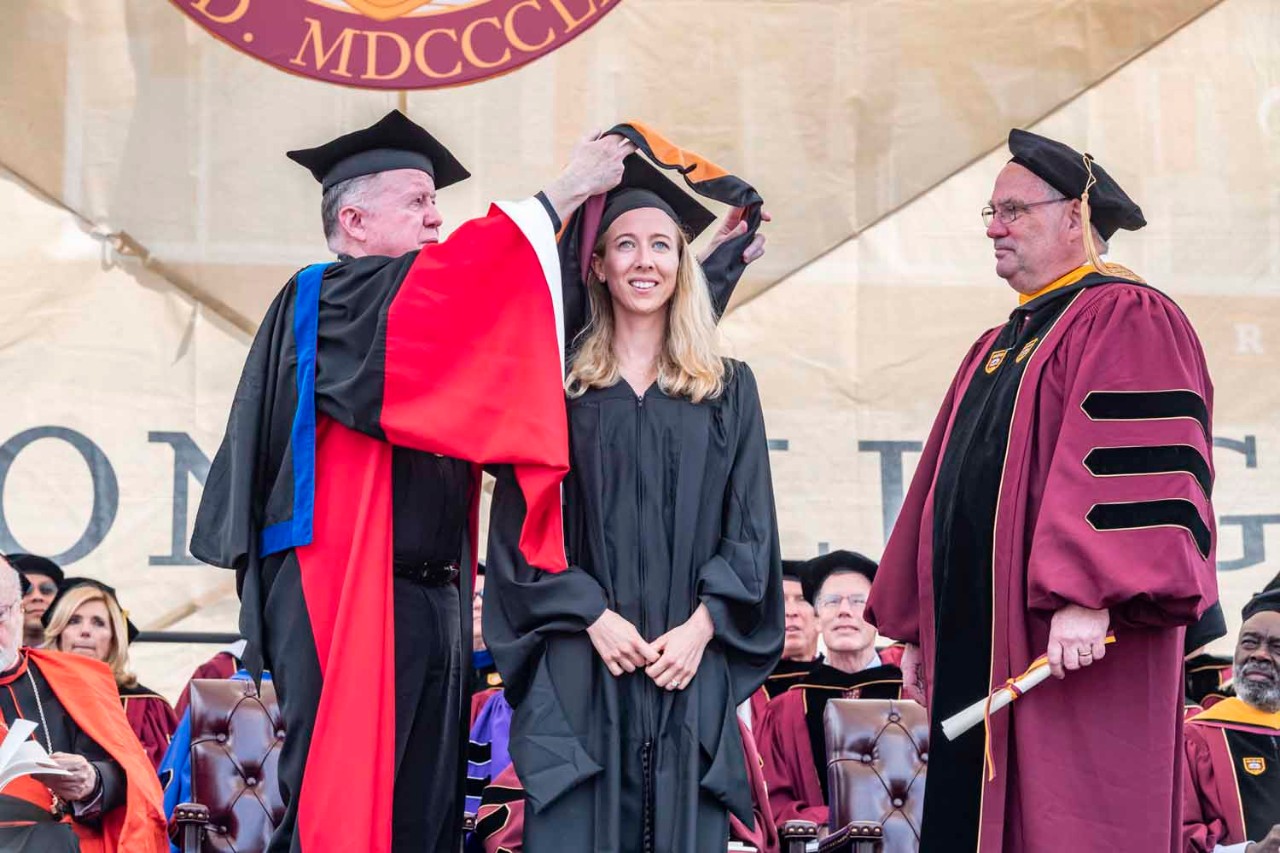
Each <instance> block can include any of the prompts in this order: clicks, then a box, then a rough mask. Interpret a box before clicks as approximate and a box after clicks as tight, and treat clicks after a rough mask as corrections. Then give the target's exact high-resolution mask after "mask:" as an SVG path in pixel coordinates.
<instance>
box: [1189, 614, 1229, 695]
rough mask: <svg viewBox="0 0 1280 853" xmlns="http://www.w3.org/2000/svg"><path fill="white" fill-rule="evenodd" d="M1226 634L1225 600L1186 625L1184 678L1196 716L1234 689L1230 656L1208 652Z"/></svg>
mask: <svg viewBox="0 0 1280 853" xmlns="http://www.w3.org/2000/svg"><path fill="white" fill-rule="evenodd" d="M1226 635H1227V620H1226V617H1224V616H1223V615H1222V604H1221V603H1220V602H1214V604H1213V606H1212V607H1210V608H1209V609H1208V610H1206V611H1205V612H1204V613H1203V614H1202V615H1201V616H1200V618H1199V619H1198V620H1197V621H1196V622H1195V624H1192V625H1188V626H1187V636H1186V639H1185V640H1184V641H1183V644H1182V647H1183V648H1184V649H1185V650H1186V656H1185V657H1184V658H1183V659H1182V660H1183V663H1182V678H1183V682H1184V690H1185V692H1186V700H1185V702H1184V704H1185V705H1186V713H1187V716H1188V717H1190V716H1193V715H1194V714H1198V713H1200V712H1201V711H1203V710H1204V709H1205V708H1209V707H1212V706H1213V705H1214V704H1215V703H1217V702H1221V701H1222V700H1223V699H1226V698H1227V697H1228V696H1231V695H1232V692H1231V657H1230V656H1229V655H1215V654H1210V653H1209V644H1210V643H1212V642H1213V641H1214V640H1217V639H1219V638H1221V637H1225V636H1226Z"/></svg>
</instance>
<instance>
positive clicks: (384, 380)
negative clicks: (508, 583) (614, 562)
mask: <svg viewBox="0 0 1280 853" xmlns="http://www.w3.org/2000/svg"><path fill="white" fill-rule="evenodd" d="M632 150H633V146H632V144H631V143H629V142H626V141H623V140H621V139H619V138H618V137H616V136H606V137H601V138H599V139H595V140H584V141H583V142H582V143H580V144H579V146H578V147H577V148H576V149H575V151H574V154H573V156H572V158H571V160H570V164H569V166H568V167H567V168H566V169H565V171H564V172H563V173H562V174H561V175H560V176H559V177H558V178H557V179H556V180H555V181H553V182H552V183H551V184H550V185H548V186H547V188H546V190H545V191H544V192H541V193H538V195H537V196H535V197H532V198H529V199H526V200H525V201H522V202H517V203H499V204H496V205H494V206H493V207H492V208H491V209H490V211H489V214H488V215H487V216H485V217H482V218H480V219H475V220H472V221H469V222H466V223H463V224H462V225H461V226H459V227H458V229H457V230H456V231H455V232H454V233H453V234H452V236H450V238H449V239H448V240H445V241H443V242H440V241H439V229H440V225H441V222H442V219H441V216H440V214H439V212H438V210H437V208H436V192H437V191H438V190H441V189H443V188H445V187H447V186H450V185H452V184H454V183H457V182H458V181H461V180H463V179H465V178H466V177H468V173H467V171H466V170H465V169H464V168H463V167H462V166H461V165H460V164H459V163H458V161H457V160H456V159H455V158H454V157H453V155H452V154H451V153H450V152H449V151H448V149H446V148H445V147H444V146H443V145H442V144H440V143H439V142H438V141H437V140H436V139H435V138H434V137H432V136H431V135H430V134H429V133H427V131H425V130H424V129H422V128H421V127H419V126H418V125H416V124H414V123H413V122H412V121H410V120H409V119H408V118H406V117H405V116H404V115H402V114H401V113H399V112H398V111H393V112H392V113H390V114H388V115H387V116H386V117H384V118H383V119H382V120H381V121H379V122H377V123H376V124H374V125H372V126H371V127H368V128H365V129H364V130H360V131H356V132H354V133H350V134H347V135H346V136H343V137H340V138H338V139H336V140H334V141H332V142H329V143H327V144H325V145H322V146H320V147H318V148H313V149H307V150H303V151H294V152H290V155H289V156H290V157H291V158H292V159H293V160H295V161H296V162H298V163H300V164H302V165H303V166H305V167H307V168H308V169H309V170H310V171H311V173H312V175H313V176H314V177H315V178H316V179H317V180H318V181H319V182H320V183H321V185H322V188H323V198H322V201H321V209H322V218H323V222H324V226H325V235H326V238H327V239H328V242H329V247H330V249H331V250H332V251H333V252H334V253H335V254H337V256H338V261H337V263H332V264H327V265H326V264H317V265H314V266H311V267H308V268H306V269H304V270H302V271H301V272H299V273H298V274H297V275H296V276H295V277H294V278H293V279H292V280H291V281H290V282H289V283H288V284H287V285H286V286H285V288H284V289H283V290H282V291H281V293H280V295H279V296H278V297H277V298H276V300H275V302H274V303H273V304H272V306H271V308H270V309H269V310H268V312H267V315H266V317H265V318H264V319H263V321H262V324H261V326H260V328H259V331H258V334H257V337H256V338H255V340H254V342H253V346H252V347H251V349H250V352H249V355H248V358H247V360H246V363H245V368H244V373H243V375H242V377H241V380H240V385H239V387H238V388H237V391H236V397H235V401H234V403H233V405H232V410H231V414H230V418H229V420H228V425H227V432H226V437H225V438H224V440H223V443H222V446H221V448H220V449H219V451H218V454H217V457H216V458H215V459H214V461H213V464H212V467H211V469H210V472H209V477H208V480H207V482H206V485H205V491H204V496H203V500H202V502H201V506H200V511H199V514H198V516H197V519H196V526H195V532H194V534H193V537H192V542H191V553H192V554H194V555H195V556H197V557H199V558H200V559H202V560H204V561H205V562H208V563H212V564H214V565H218V566H225V567H228V568H234V569H235V570H236V572H237V581H238V586H239V591H240V596H241V626H240V627H241V633H242V634H243V636H244V637H245V638H246V640H247V641H248V651H247V652H246V656H247V658H248V663H249V664H250V665H251V666H256V667H259V668H260V666H261V665H262V664H265V665H266V666H267V667H269V668H270V669H271V670H272V675H273V680H274V684H275V688H276V691H277V694H278V696H279V698H280V703H281V714H282V716H283V718H284V722H285V728H286V730H287V732H288V737H287V738H286V740H285V746H284V749H283V751H282V753H281V757H280V766H279V771H280V780H281V789H282V794H283V796H284V799H285V802H286V804H287V809H286V813H285V816H284V819H283V821H282V823H281V824H280V826H279V827H278V828H277V831H276V833H275V835H274V836H273V838H272V842H271V846H270V849H271V850H272V851H273V853H282V851H286V850H292V851H305V853H321V851H326V850H360V851H370V853H387V851H392V850H394V851H401V850H403V851H427V850H431V851H437V850H438V851H453V850H456V849H457V846H458V844H459V843H460V838H461V823H462V784H463V779H464V775H465V774H464V756H463V752H462V749H461V743H462V741H463V733H464V732H465V729H464V728H463V727H464V725H465V722H466V718H467V714H466V711H467V709H466V707H465V695H466V692H467V686H468V684H467V682H468V676H469V666H468V659H467V654H466V651H467V649H469V647H470V642H469V640H470V638H469V637H468V636H467V634H469V630H470V624H471V620H470V619H469V618H465V617H466V612H465V610H466V608H465V606H464V604H463V603H464V602H469V601H470V590H471V581H472V570H473V569H472V567H473V566H474V550H475V548H474V546H475V536H476V528H475V525H476V517H477V516H476V507H477V505H478V500H477V499H478V495H479V477H478V474H479V465H481V464H489V463H510V464H512V465H514V466H515V469H516V476H517V479H518V480H519V483H520V485H521V488H522V490H523V492H524V495H525V497H526V499H527V500H528V502H529V507H530V513H529V516H528V520H527V522H526V524H525V526H524V534H523V535H522V537H521V541H520V546H521V548H522V550H523V552H524V554H525V556H526V558H527V559H528V560H529V561H530V563H532V564H534V565H537V566H539V567H541V568H544V569H546V570H548V571H557V570H560V569H562V568H563V567H564V551H563V537H562V526H561V520H560V493H559V484H560V481H561V479H562V478H563V476H564V473H565V471H566V470H567V464H568V450H567V427H566V422H565V413H564V394H563V388H562V384H561V382H562V376H563V366H562V365H563V346H564V341H563V338H562V335H563V326H562V323H561V320H562V315H563V303H562V292H561V286H562V282H561V274H560V267H559V261H558V258H557V255H556V247H555V241H554V239H555V233H556V231H557V230H558V228H559V227H560V223H561V221H562V220H563V219H564V218H565V217H567V216H568V215H569V214H570V213H572V212H573V210H574V209H575V208H576V207H577V206H578V205H579V204H581V203H582V202H583V201H584V200H586V198H588V197H589V196H591V195H593V194H596V193H600V192H603V191H605V190H607V189H608V188H610V187H612V186H613V185H614V184H616V183H617V181H618V180H619V179H620V177H621V175H622V168H623V167H622V161H623V159H624V158H625V157H626V155H627V154H629V153H630V152H631V151H632ZM255 658H258V660H255Z"/></svg>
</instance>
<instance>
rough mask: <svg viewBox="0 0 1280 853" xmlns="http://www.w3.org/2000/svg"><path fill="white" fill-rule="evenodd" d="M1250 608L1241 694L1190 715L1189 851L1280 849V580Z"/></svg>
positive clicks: (1277, 852)
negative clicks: (1193, 715)
mask: <svg viewBox="0 0 1280 853" xmlns="http://www.w3.org/2000/svg"><path fill="white" fill-rule="evenodd" d="M1273 586H1274V587H1275V588H1274V589H1268V590H1267V591H1265V592H1263V593H1261V594H1259V595H1257V596H1255V597H1254V598H1253V600H1251V601H1250V602H1249V603H1248V604H1247V605H1245V608H1244V625H1243V626H1242V627H1241V629H1240V637H1239V639H1238V640H1237V641H1236V652H1235V657H1234V659H1233V661H1232V672H1233V675H1234V683H1235V685H1236V695H1235V696H1232V697H1229V698H1226V699H1222V700H1221V701H1219V702H1217V703H1216V704H1214V705H1213V706H1212V707H1210V708H1209V709H1207V710H1205V711H1202V712H1201V713H1200V714H1198V715H1196V716H1195V717H1193V718H1192V719H1191V720H1189V721H1188V722H1187V727H1186V751H1187V764H1186V783H1185V786H1184V788H1183V814H1182V838H1183V844H1184V845H1185V846H1184V849H1185V850H1186V851H1187V853H1215V851H1219V853H1280V583H1275V584H1273Z"/></svg>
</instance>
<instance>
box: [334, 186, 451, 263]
mask: <svg viewBox="0 0 1280 853" xmlns="http://www.w3.org/2000/svg"><path fill="white" fill-rule="evenodd" d="M338 218H339V222H340V223H341V225H342V228H343V230H345V231H346V232H347V235H348V237H349V238H350V242H353V243H355V246H354V247H348V248H349V249H354V250H353V251H348V254H352V255H386V256H387V257H392V258H398V257H400V256H401V255H403V254H405V253H406V252H413V251H416V250H418V249H421V248H422V247H423V246H425V245H427V244H429V243H436V242H439V240H440V226H441V225H443V224H444V217H442V216H441V215H440V211H439V209H437V208H436V183H435V181H434V180H432V178H431V176H430V175H428V174H427V173H426V172H423V171H420V170H418V169H392V170H391V171H389V172H379V173H378V174H377V175H375V176H374V180H372V181H370V182H369V184H368V186H366V187H364V188H363V191H362V192H361V193H360V194H359V195H358V196H357V197H356V198H355V199H354V201H353V203H352V204H348V205H347V206H345V207H343V208H342V209H341V210H340V211H339V212H338Z"/></svg>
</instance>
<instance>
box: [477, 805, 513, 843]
mask: <svg viewBox="0 0 1280 853" xmlns="http://www.w3.org/2000/svg"><path fill="white" fill-rule="evenodd" d="M509 820H511V807H510V806H502V807H501V808H497V809H494V810H493V811H491V812H489V813H488V814H487V815H485V816H484V817H482V818H480V819H479V820H478V821H476V835H478V836H479V837H481V838H488V837H489V836H491V835H493V834H494V833H495V832H497V831H498V830H500V829H502V828H503V827H504V826H506V825H507V821H509Z"/></svg>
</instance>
